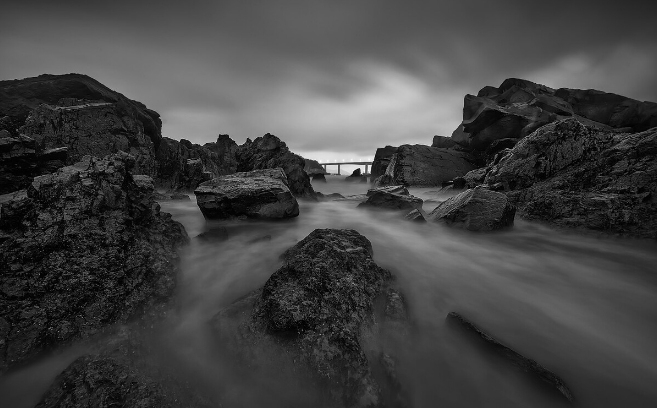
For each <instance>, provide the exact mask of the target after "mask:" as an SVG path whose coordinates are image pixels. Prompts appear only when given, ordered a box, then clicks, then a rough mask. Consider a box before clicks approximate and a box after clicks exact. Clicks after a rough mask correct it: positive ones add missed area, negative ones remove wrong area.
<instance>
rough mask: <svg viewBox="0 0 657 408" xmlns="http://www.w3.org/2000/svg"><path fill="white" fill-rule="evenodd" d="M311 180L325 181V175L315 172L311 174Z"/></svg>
mask: <svg viewBox="0 0 657 408" xmlns="http://www.w3.org/2000/svg"><path fill="white" fill-rule="evenodd" d="M313 181H316V182H318V183H326V176H324V174H323V173H315V174H313Z"/></svg>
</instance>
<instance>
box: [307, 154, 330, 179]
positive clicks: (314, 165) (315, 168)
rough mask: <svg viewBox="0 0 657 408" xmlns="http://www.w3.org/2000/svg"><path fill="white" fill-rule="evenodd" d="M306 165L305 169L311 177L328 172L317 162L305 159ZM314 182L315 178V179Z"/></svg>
mask: <svg viewBox="0 0 657 408" xmlns="http://www.w3.org/2000/svg"><path fill="white" fill-rule="evenodd" d="M304 161H305V165H304V167H303V169H304V170H305V172H306V173H308V175H310V176H315V175H317V174H326V170H324V167H322V166H321V165H320V164H319V162H318V161H317V160H310V159H304ZM313 180H315V178H314V177H313Z"/></svg>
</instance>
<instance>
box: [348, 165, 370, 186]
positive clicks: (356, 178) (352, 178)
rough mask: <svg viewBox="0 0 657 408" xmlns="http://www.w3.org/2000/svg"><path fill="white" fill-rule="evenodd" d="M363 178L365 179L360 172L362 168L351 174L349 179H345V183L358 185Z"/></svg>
mask: <svg viewBox="0 0 657 408" xmlns="http://www.w3.org/2000/svg"><path fill="white" fill-rule="evenodd" d="M362 178H363V175H362V174H361V170H360V168H358V169H356V170H354V171H353V172H351V174H350V175H348V176H347V177H345V178H344V181H347V182H356V183H358V182H360V180H361V179H362ZM366 178H367V177H366Z"/></svg>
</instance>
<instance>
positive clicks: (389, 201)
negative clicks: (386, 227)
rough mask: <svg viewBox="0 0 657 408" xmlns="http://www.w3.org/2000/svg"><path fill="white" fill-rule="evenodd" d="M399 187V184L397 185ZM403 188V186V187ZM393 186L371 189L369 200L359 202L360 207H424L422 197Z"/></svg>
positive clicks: (400, 208)
mask: <svg viewBox="0 0 657 408" xmlns="http://www.w3.org/2000/svg"><path fill="white" fill-rule="evenodd" d="M396 187H399V186H396ZM402 188H403V187H402ZM392 191H395V189H393V188H389V187H388V188H382V189H370V190H369V191H368V192H367V200H366V201H364V202H362V203H360V204H358V208H380V209H386V210H411V209H419V208H422V203H423V201H422V199H421V198H418V197H415V196H412V195H410V194H408V190H406V188H403V190H399V189H397V191H399V192H398V193H395V192H392Z"/></svg>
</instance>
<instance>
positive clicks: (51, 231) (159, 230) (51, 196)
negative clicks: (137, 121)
mask: <svg viewBox="0 0 657 408" xmlns="http://www.w3.org/2000/svg"><path fill="white" fill-rule="evenodd" d="M133 165H134V159H133V158H132V157H131V156H128V155H127V154H115V155H111V156H108V157H106V158H105V159H94V158H91V157H85V158H84V159H83V160H82V161H81V162H79V163H76V164H75V165H73V166H68V167H64V168H61V169H59V170H58V171H57V173H54V174H49V175H44V176H39V177H36V178H35V179H34V181H33V183H32V184H31V185H30V187H29V188H28V189H27V191H24V190H23V191H21V192H17V193H13V194H11V195H10V196H9V197H7V196H4V197H3V198H2V199H0V205H1V207H0V369H5V368H7V367H8V366H12V365H15V364H18V363H21V362H23V361H26V360H27V359H29V358H31V357H34V356H35V355H37V354H38V353H39V352H41V351H43V350H45V349H48V348H49V347H51V346H54V345H57V344H60V343H63V342H66V341H68V340H71V339H74V338H77V337H81V336H87V335H91V334H93V333H95V332H97V331H98V330H99V329H101V328H103V327H105V326H107V325H110V324H113V323H115V322H120V321H125V320H127V319H129V318H131V317H133V316H135V315H139V314H140V313H142V312H143V311H144V310H145V309H146V308H149V307H151V306H154V305H157V304H162V303H163V302H166V301H167V300H168V298H169V296H170V295H171V293H172V290H173V288H174V284H175V277H176V273H177V259H178V258H177V255H176V249H177V248H178V246H180V245H182V244H183V243H185V242H186V241H187V234H186V232H185V230H184V228H183V227H182V225H180V224H179V223H177V222H175V221H172V220H171V216H170V215H169V214H165V213H160V211H159V205H158V204H157V203H156V202H154V201H153V199H152V192H153V191H152V188H150V187H149V184H148V180H144V179H141V180H140V182H139V184H138V183H136V182H135V181H134V180H133V178H132V176H131V175H130V174H129V172H130V168H131V166H133Z"/></svg>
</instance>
